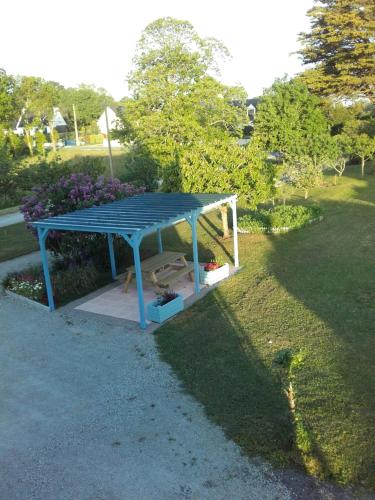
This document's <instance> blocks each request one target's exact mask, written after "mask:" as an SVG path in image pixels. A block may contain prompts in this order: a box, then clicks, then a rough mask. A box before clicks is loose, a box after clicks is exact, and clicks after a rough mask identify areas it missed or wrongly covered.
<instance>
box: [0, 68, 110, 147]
mask: <svg viewBox="0 0 375 500" xmlns="http://www.w3.org/2000/svg"><path fill="white" fill-rule="evenodd" d="M115 104H116V103H115V101H114V99H113V98H112V97H111V96H110V95H109V94H108V93H107V92H106V91H105V90H104V89H101V88H95V87H94V86H90V85H80V86H79V87H76V88H65V87H64V86H63V85H61V84H59V83H57V82H53V81H46V80H44V79H42V78H39V77H34V76H13V75H9V74H7V73H6V71H5V70H4V69H0V141H1V143H2V144H3V145H4V142H5V143H7V144H8V154H10V155H11V156H12V157H19V156H22V155H23V154H24V153H25V148H26V151H28V152H29V154H30V155H33V153H34V152H35V149H36V150H37V152H42V151H41V146H42V143H43V142H45V141H46V138H45V137H43V134H41V133H39V135H38V134H37V135H35V136H34V138H33V139H32V138H31V130H35V129H37V130H40V131H42V130H43V129H45V127H46V125H48V124H50V123H51V120H52V117H53V109H54V107H58V108H59V110H60V111H61V113H62V115H63V117H64V119H65V121H66V123H67V126H68V130H71V131H73V130H74V123H73V105H75V108H76V118H77V126H78V128H79V129H81V130H82V129H85V128H90V127H93V130H95V126H96V120H97V119H98V117H99V116H100V114H101V113H102V112H103V110H104V108H105V106H114V105H115ZM20 119H21V123H22V128H23V132H24V136H23V138H21V139H20V138H19V137H18V138H17V137H15V134H14V132H13V131H14V128H15V126H16V124H17V122H18V121H19V120H20ZM50 140H51V142H52V144H55V141H56V134H54V133H53V131H52V134H51V137H50Z"/></svg>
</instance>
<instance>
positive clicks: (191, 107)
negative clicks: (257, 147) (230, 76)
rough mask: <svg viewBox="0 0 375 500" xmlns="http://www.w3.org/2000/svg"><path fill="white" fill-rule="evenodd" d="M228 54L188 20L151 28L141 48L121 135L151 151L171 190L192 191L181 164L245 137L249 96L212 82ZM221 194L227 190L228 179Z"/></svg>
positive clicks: (166, 187) (219, 185) (169, 21)
mask: <svg viewBox="0 0 375 500" xmlns="http://www.w3.org/2000/svg"><path fill="white" fill-rule="evenodd" d="M227 56H228V51H227V49H226V48H225V47H224V46H223V44H222V43H221V42H219V41H218V40H215V39H213V38H201V37H200V36H199V35H198V34H197V32H196V31H195V30H194V28H193V26H192V25H191V24H190V23H189V22H187V21H180V20H176V19H172V18H164V19H158V20H156V21H154V22H153V23H151V24H150V25H148V26H147V27H146V29H145V30H144V32H143V34H142V36H141V39H140V40H139V42H138V44H137V48H136V54H135V57H134V70H133V71H132V72H131V74H130V75H129V79H128V82H129V89H130V90H131V92H132V99H129V100H127V101H125V102H124V115H123V118H122V119H123V124H124V127H123V129H122V130H121V131H119V132H118V136H119V137H120V138H121V140H122V141H123V142H129V143H131V144H133V145H134V144H137V145H139V149H140V150H141V151H147V154H148V155H149V158H150V160H152V162H153V165H155V164H156V165H157V168H156V169H155V170H157V171H158V176H159V177H161V179H162V181H163V183H162V188H163V190H165V191H179V190H189V189H191V188H192V184H190V183H189V182H188V181H187V179H186V175H185V174H186V172H185V174H183V173H182V163H183V162H187V161H188V160H187V158H188V157H189V158H190V159H191V158H192V157H193V156H194V155H198V156H199V154H201V153H202V149H206V151H207V150H208V149H209V154H211V152H212V148H210V147H209V145H210V144H214V143H215V144H219V143H220V142H222V143H223V144H226V145H228V144H229V143H228V141H229V140H230V139H231V138H233V137H239V136H240V135H241V133H242V127H243V125H244V124H245V123H246V121H247V114H246V107H245V99H246V93H245V91H244V89H242V88H240V87H229V86H226V85H223V84H222V83H220V82H219V81H218V80H217V79H216V78H215V77H214V75H217V74H218V60H219V58H221V57H227ZM234 101H235V102H238V103H239V105H238V106H234V105H233V102H234ZM228 147H229V146H228ZM236 147H237V148H238V150H240V147H239V146H237V145H236ZM231 148H232V150H234V146H233V147H232V146H231ZM237 154H238V153H237ZM189 155H190V156H189ZM230 164H231V165H233V162H231V163H230ZM185 165H186V163H185ZM227 174H228V175H230V173H229V171H227ZM233 175H235V174H234V173H233ZM220 179H221V181H220ZM216 190H217V191H221V192H223V191H225V190H226V181H225V180H224V177H223V176H220V177H219V178H218V179H217V185H216ZM224 232H226V231H224Z"/></svg>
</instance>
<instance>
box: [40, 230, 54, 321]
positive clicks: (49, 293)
mask: <svg viewBox="0 0 375 500" xmlns="http://www.w3.org/2000/svg"><path fill="white" fill-rule="evenodd" d="M37 231H38V239H39V248H40V255H41V258H42V266H43V273H44V282H45V284H46V290H47V298H48V307H49V310H50V311H54V310H55V302H54V300H53V291H52V284H51V277H50V274H49V268H48V254H47V250H46V239H47V235H48V229H47V228H41V227H38V228H37Z"/></svg>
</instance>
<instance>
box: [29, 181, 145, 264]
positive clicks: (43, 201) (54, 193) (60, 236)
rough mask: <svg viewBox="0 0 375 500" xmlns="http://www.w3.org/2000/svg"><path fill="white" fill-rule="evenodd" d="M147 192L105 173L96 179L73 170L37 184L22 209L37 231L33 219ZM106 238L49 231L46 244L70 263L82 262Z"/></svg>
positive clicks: (96, 249) (100, 246)
mask: <svg viewBox="0 0 375 500" xmlns="http://www.w3.org/2000/svg"><path fill="white" fill-rule="evenodd" d="M144 191H145V188H143V187H135V186H134V185H133V184H129V183H122V182H121V181H119V180H118V179H109V180H106V179H105V178H104V177H103V176H101V177H98V178H97V179H94V178H92V177H91V176H90V175H86V174H81V173H74V174H71V175H69V176H67V177H61V178H60V179H59V181H58V182H56V183H54V184H43V185H41V186H37V187H34V188H33V189H32V194H31V195H30V196H26V197H25V198H24V199H23V205H22V207H21V212H22V213H23V215H24V219H25V222H26V223H27V227H28V228H29V229H30V230H31V231H32V232H33V233H34V234H35V233H36V231H35V229H34V228H33V227H32V226H31V222H33V221H36V220H39V219H45V218H47V217H52V216H55V215H61V214H64V213H67V212H72V211H74V210H80V209H83V208H88V207H92V206H94V205H102V204H104V203H109V202H111V201H115V200H119V199H122V198H127V197H129V196H133V195H135V194H140V193H143V192H144ZM103 239H104V238H103V236H102V235H99V234H91V233H75V232H71V231H69V232H63V231H50V232H49V233H48V238H47V242H46V245H47V248H48V250H50V251H51V252H53V253H54V254H55V255H56V256H60V257H62V258H63V259H64V260H65V261H66V262H67V263H69V264H70V265H71V264H72V263H73V264H82V263H85V261H86V260H87V259H88V258H89V256H90V255H92V253H93V252H94V253H96V254H97V253H98V251H101V248H102V247H103Z"/></svg>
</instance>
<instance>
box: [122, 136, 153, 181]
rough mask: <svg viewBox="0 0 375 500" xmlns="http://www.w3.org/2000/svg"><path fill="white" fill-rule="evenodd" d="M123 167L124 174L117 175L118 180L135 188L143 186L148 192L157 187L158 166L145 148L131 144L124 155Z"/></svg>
mask: <svg viewBox="0 0 375 500" xmlns="http://www.w3.org/2000/svg"><path fill="white" fill-rule="evenodd" d="M124 166H125V168H124V169H123V170H124V173H123V174H121V175H119V178H120V180H122V181H125V182H131V183H132V184H134V185H135V186H145V188H146V189H147V190H148V191H153V190H155V189H156V188H157V187H158V178H159V176H158V171H159V165H158V164H157V162H156V161H155V160H154V159H153V158H152V157H151V155H150V154H149V153H148V151H147V150H146V148H144V147H141V146H140V145H139V144H133V145H132V146H131V147H130V148H129V151H128V152H127V153H126V154H125V158H124Z"/></svg>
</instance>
